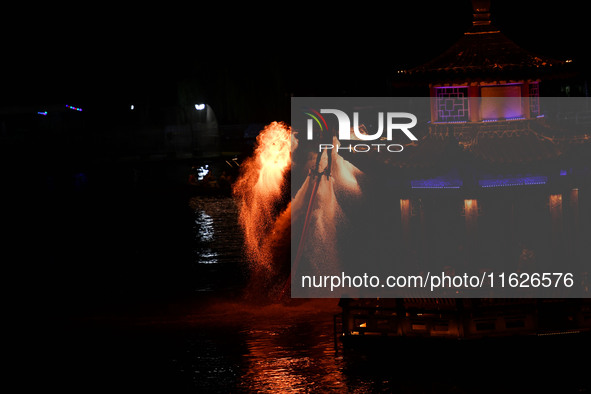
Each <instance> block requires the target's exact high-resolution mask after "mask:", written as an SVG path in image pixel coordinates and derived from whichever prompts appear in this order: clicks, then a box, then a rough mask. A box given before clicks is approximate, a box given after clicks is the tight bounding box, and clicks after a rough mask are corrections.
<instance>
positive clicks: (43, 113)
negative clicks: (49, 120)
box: [37, 111, 47, 116]
mask: <svg viewBox="0 0 591 394" xmlns="http://www.w3.org/2000/svg"><path fill="white" fill-rule="evenodd" d="M37 114H38V115H43V116H47V111H40V112H37Z"/></svg>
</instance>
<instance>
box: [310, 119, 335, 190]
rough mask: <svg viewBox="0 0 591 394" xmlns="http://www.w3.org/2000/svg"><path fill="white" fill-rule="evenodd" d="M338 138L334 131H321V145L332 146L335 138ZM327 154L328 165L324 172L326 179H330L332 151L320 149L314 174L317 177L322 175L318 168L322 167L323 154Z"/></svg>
mask: <svg viewBox="0 0 591 394" xmlns="http://www.w3.org/2000/svg"><path fill="white" fill-rule="evenodd" d="M334 136H336V133H335V132H334V131H332V132H331V131H328V130H324V129H323V130H321V131H320V144H332V142H333V137H334ZM324 152H326V155H327V156H326V158H327V160H328V161H327V164H326V167H325V168H324V171H323V172H322V174H323V175H326V179H329V178H330V171H331V169H332V150H330V149H319V152H318V153H317V154H316V165H315V166H314V171H313V172H314V173H315V174H316V175H320V173H319V172H318V167H319V166H320V160H321V159H322V155H323V153H324Z"/></svg>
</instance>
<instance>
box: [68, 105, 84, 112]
mask: <svg viewBox="0 0 591 394" xmlns="http://www.w3.org/2000/svg"><path fill="white" fill-rule="evenodd" d="M66 108H70V109H73V110H74V111H80V112H82V108H78V107H74V106H72V105H67V104H66Z"/></svg>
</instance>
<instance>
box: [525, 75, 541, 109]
mask: <svg viewBox="0 0 591 394" xmlns="http://www.w3.org/2000/svg"><path fill="white" fill-rule="evenodd" d="M528 90H529V91H528V94H529V114H530V116H539V115H540V84H539V83H538V82H530V83H529V87H528Z"/></svg>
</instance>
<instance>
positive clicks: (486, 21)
mask: <svg viewBox="0 0 591 394" xmlns="http://www.w3.org/2000/svg"><path fill="white" fill-rule="evenodd" d="M472 10H473V11H474V14H473V16H474V19H473V20H472V24H473V25H474V26H479V25H490V0H472Z"/></svg>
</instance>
